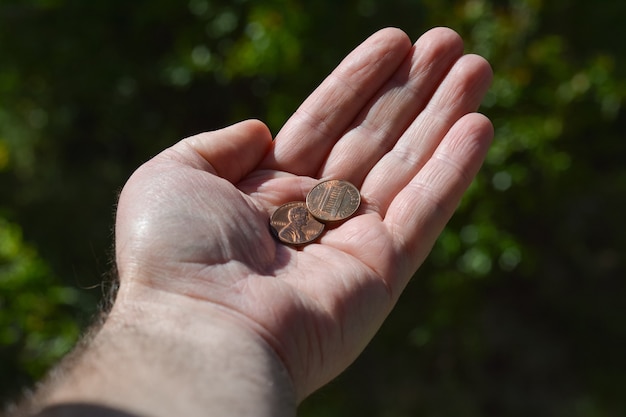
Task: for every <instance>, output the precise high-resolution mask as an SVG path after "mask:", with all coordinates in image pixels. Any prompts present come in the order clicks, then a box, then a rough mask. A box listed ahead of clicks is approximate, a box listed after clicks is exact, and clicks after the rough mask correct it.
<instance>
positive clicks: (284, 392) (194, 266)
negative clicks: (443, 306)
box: [36, 28, 493, 416]
mask: <svg viewBox="0 0 626 417" xmlns="http://www.w3.org/2000/svg"><path fill="white" fill-rule="evenodd" d="M491 77H492V72H491V68H490V66H489V64H488V63H487V62H486V61H485V60H484V59H483V58H481V57H479V56H476V55H471V54H468V55H464V54H463V42H462V40H461V38H460V37H459V36H458V35H457V34H456V33H455V32H453V31H452V30H450V29H446V28H435V29H432V30H430V31H428V32H427V33H425V34H424V35H422V36H421V37H420V39H419V40H418V41H417V42H416V43H415V44H412V43H411V41H410V40H409V38H408V37H407V35H406V34H405V33H403V32H402V31H400V30H398V29H393V28H388V29H384V30H381V31H379V32H377V33H375V34H374V35H372V36H371V37H370V38H369V39H367V40H366V41H365V42H364V43H363V44H361V45H360V46H358V47H357V48H356V49H355V50H354V51H353V52H352V53H350V54H349V55H348V57H346V58H345V59H344V60H343V61H342V62H341V64H340V65H339V66H338V67H337V68H336V69H335V70H334V71H333V72H332V73H331V74H330V75H329V77H328V78H327V79H326V80H325V81H323V83H322V84H321V85H320V86H319V87H318V88H317V89H316V90H315V91H314V92H313V93H312V94H311V95H310V96H309V97H308V98H307V99H306V100H305V101H304V103H303V104H302V105H301V106H300V108H299V109H298V110H297V111H296V112H295V113H294V115H293V116H292V117H291V118H290V119H289V120H288V121H287V122H286V124H285V125H284V127H283V128H282V129H281V131H280V132H279V133H278V134H277V136H276V138H275V140H272V136H271V133H270V132H269V130H268V129H267V127H266V126H265V125H264V124H263V123H262V122H260V121H256V120H249V121H245V122H241V123H238V124H236V125H233V126H230V127H227V128H224V129H221V130H217V131H213V132H208V133H202V134H199V135H196V136H193V137H190V138H187V139H184V140H182V141H180V142H178V143H176V144H175V145H173V146H172V147H171V148H169V149H166V150H164V151H163V152H162V153H160V154H159V155H157V156H156V157H154V158H153V159H151V160H150V161H148V162H147V163H145V164H144V165H143V166H141V167H140V168H139V169H138V170H137V171H136V172H135V173H134V174H133V175H132V176H131V178H130V179H129V180H128V182H127V183H126V185H125V187H124V189H123V191H122V193H121V196H120V200H119V204H118V207H117V216H116V235H115V242H116V262H117V269H118V273H119V285H120V286H119V291H118V294H117V297H116V299H115V303H114V305H113V307H112V310H111V312H110V313H109V315H108V317H107V319H106V321H105V322H104V324H103V326H102V327H101V328H100V329H99V330H98V331H97V332H96V333H95V335H94V336H93V337H91V338H90V339H89V340H87V341H86V342H85V343H84V346H83V347H82V348H80V349H79V350H78V351H77V352H76V353H74V354H73V355H72V357H71V359H70V360H68V361H66V363H65V364H64V365H62V366H61V367H59V368H58V369H57V371H56V372H53V374H52V377H51V378H49V380H48V382H46V383H45V384H44V388H42V389H41V391H40V392H39V394H37V395H36V397H37V398H38V400H37V401H36V404H37V407H42V406H46V405H50V404H60V403H70V402H80V403H90V404H101V405H106V406H110V407H113V408H116V409H119V410H124V411H127V412H129V413H135V414H137V415H143V416H172V415H185V416H196V415H198V416H200V415H202V416H207V415H215V416H224V415H229V416H265V415H267V416H270V415H271V416H292V415H295V413H296V409H297V406H298V404H299V403H300V402H301V401H302V400H303V399H304V398H306V397H307V396H308V395H309V394H311V393H312V392H313V391H315V390H316V389H317V388H319V387H320V386H322V385H324V384H325V383H327V382H328V381H330V380H331V379H332V378H334V377H335V376H337V375H338V374H339V373H341V372H342V371H343V370H344V369H345V368H346V367H347V366H348V365H349V364H350V363H351V362H352V361H354V359H355V358H356V357H357V356H358V355H359V353H360V352H361V351H362V350H363V348H364V347H365V346H366V344H367V343H368V342H369V341H370V340H371V338H372V337H373V336H374V334H375V333H376V331H377V330H378V329H379V327H380V325H381V324H382V322H383V321H384V319H385V318H386V317H387V315H388V314H389V312H390V311H391V309H392V308H393V306H394V304H395V303H396V301H397V300H398V297H399V296H400V294H401V293H402V291H403V289H404V287H405V286H406V284H407V283H408V281H409V280H410V279H411V277H412V276H413V275H414V273H415V272H416V270H417V269H418V267H419V266H420V265H421V264H422V262H423V261H424V259H425V258H426V256H427V255H428V253H429V251H430V249H431V248H432V245H433V244H434V242H435V240H436V238H437V236H438V235H439V234H440V232H441V231H442V229H443V228H444V226H445V224H446V223H447V221H448V220H449V218H450V217H451V216H452V214H453V212H454V210H455V208H456V206H457V205H458V202H459V200H460V199H461V197H462V195H463V193H464V191H465V190H466V188H467V187H468V186H469V184H470V182H471V181H472V179H473V178H474V176H475V174H476V172H477V171H478V169H479V167H480V165H481V163H482V161H483V159H484V157H485V154H486V152H487V149H488V147H489V144H490V142H491V140H492V137H493V128H492V125H491V123H490V121H489V120H488V119H487V118H486V117H485V116H483V115H481V114H478V113H476V110H477V108H478V107H479V105H480V102H481V100H482V97H483V95H484V94H485V92H486V91H487V89H488V87H489V84H490V82H491ZM324 179H345V180H348V181H350V182H351V183H353V184H355V185H356V186H357V187H358V188H359V189H360V192H361V207H360V209H359V211H358V212H357V213H356V215H355V216H354V217H352V218H350V219H349V220H347V221H345V222H343V223H342V224H340V225H338V226H337V227H334V228H331V229H330V230H327V231H326V232H325V233H324V234H323V235H322V236H321V238H320V239H319V240H318V241H316V242H315V243H313V244H309V245H306V246H303V247H301V248H294V247H290V246H286V245H283V244H281V243H280V242H278V241H277V240H276V239H274V238H273V236H272V234H271V233H270V229H269V227H268V219H269V216H270V215H271V213H272V212H273V211H274V210H275V209H276V208H277V207H278V206H280V205H281V204H284V203H286V202H290V201H304V200H305V197H306V194H307V192H308V191H309V190H310V189H311V188H312V187H313V186H314V185H315V184H317V183H318V182H319V181H320V180H324Z"/></svg>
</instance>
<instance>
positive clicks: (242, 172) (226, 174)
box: [171, 120, 272, 184]
mask: <svg viewBox="0 0 626 417" xmlns="http://www.w3.org/2000/svg"><path fill="white" fill-rule="evenodd" d="M271 146H272V135H271V133H270V131H269V129H268V128H267V126H266V125H265V124H263V123H262V122H260V121H258V120H246V121H243V122H240V123H237V124H234V125H232V126H228V127H226V128H223V129H220V130H215V131H212V132H206V133H200V134H198V135H195V136H191V137H189V138H186V139H184V140H182V141H180V142H179V143H177V144H176V145H174V146H173V147H172V148H171V149H172V150H174V151H177V152H179V153H181V154H183V155H189V153H190V151H192V152H191V153H192V154H193V155H195V156H199V157H200V158H202V160H203V162H205V163H208V166H205V167H203V168H204V169H206V170H208V171H211V172H213V173H214V174H216V175H218V176H220V177H222V178H225V179H227V180H228V181H230V182H231V183H233V184H236V183H237V182H239V181H240V180H241V179H242V178H243V177H245V176H246V175H247V174H248V173H249V172H250V171H252V170H253V169H254V168H255V167H256V166H257V165H258V164H259V162H260V161H261V160H262V159H263V157H264V156H265V155H266V154H267V153H268V151H269V149H270V148H271ZM193 155H190V156H193Z"/></svg>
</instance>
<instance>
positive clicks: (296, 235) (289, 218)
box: [270, 201, 324, 245]
mask: <svg viewBox="0 0 626 417" xmlns="http://www.w3.org/2000/svg"><path fill="white" fill-rule="evenodd" d="M270 227H271V228H272V232H273V233H274V236H276V237H277V238H278V240H280V241H281V242H283V243H287V244H289V245H303V244H305V243H309V242H312V241H314V240H315V239H317V238H318V237H319V235H320V234H322V231H324V224H323V223H320V222H318V221H317V220H315V218H314V217H313V216H311V213H309V210H307V208H306V204H305V203H304V202H302V201H294V202H291V203H287V204H283V205H282V206H280V207H278V208H277V209H276V211H275V212H274V213H273V214H272V217H271V218H270Z"/></svg>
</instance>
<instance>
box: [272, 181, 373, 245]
mask: <svg viewBox="0 0 626 417" xmlns="http://www.w3.org/2000/svg"><path fill="white" fill-rule="evenodd" d="M360 204H361V194H360V193H359V190H358V189H357V188H356V187H355V186H354V185H352V184H350V183H349V182H348V181H344V180H328V181H322V182H320V183H319V184H317V185H316V186H315V187H313V189H311V191H309V194H308V195H307V197H306V202H302V201H293V202H291V203H287V204H283V205H282V206H280V207H278V209H276V211H275V212H274V213H273V214H272V217H271V218H270V228H271V230H272V232H273V234H274V236H275V237H276V238H278V240H280V241H281V242H283V243H287V244H289V245H294V246H298V245H304V244H306V243H310V242H313V241H314V240H315V239H317V238H318V237H319V236H320V235H321V234H322V232H323V231H324V228H325V224H327V223H335V222H339V221H342V220H346V219H348V218H349V217H350V216H352V215H353V214H354V213H355V212H356V211H357V209H358V208H359V205H360Z"/></svg>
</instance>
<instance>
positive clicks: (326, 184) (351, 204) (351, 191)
mask: <svg viewBox="0 0 626 417" xmlns="http://www.w3.org/2000/svg"><path fill="white" fill-rule="evenodd" d="M360 204H361V194H360V193H359V190H358V189H357V188H356V187H355V186H354V185H352V184H350V183H349V182H348V181H344V180H328V181H322V182H320V183H319V184H317V185H316V186H315V187H313V189H311V191H309V194H308V195H307V196H306V206H307V208H308V209H309V211H310V212H311V214H312V215H313V216H314V217H315V218H316V219H318V220H320V221H323V222H335V221H339V220H345V219H347V218H348V217H350V216H352V215H353V214H354V212H356V210H357V209H358V208H359V205H360Z"/></svg>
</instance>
